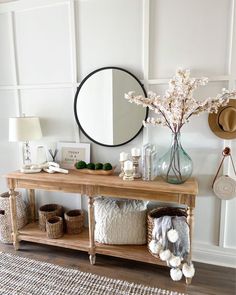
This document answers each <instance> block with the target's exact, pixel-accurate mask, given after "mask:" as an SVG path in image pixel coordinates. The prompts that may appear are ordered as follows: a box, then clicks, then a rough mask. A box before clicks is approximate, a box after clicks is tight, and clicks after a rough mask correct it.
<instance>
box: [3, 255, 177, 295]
mask: <svg viewBox="0 0 236 295" xmlns="http://www.w3.org/2000/svg"><path fill="white" fill-rule="evenodd" d="M0 294H1V295H157V294H158V295H162V294H165V295H180V293H178V292H173V291H167V290H162V289H159V288H152V287H147V286H143V285H138V284H134V283H129V282H126V281H121V280H114V279H110V278H107V277H102V276H98V275H94V274H91V273H86V272H81V271H79V270H76V269H72V268H65V267H62V266H58V265H54V264H50V263H47V262H41V261H36V260H32V259H29V258H24V257H19V256H17V255H14V254H9V253H0Z"/></svg>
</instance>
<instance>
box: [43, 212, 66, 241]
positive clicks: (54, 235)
mask: <svg viewBox="0 0 236 295" xmlns="http://www.w3.org/2000/svg"><path fill="white" fill-rule="evenodd" d="M46 231H47V237H48V238H49V239H58V238H60V237H62V236H63V219H62V217H60V216H53V217H51V218H49V219H47V221H46Z"/></svg>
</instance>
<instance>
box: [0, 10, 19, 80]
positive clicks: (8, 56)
mask: <svg viewBox="0 0 236 295" xmlns="http://www.w3.org/2000/svg"><path fill="white" fill-rule="evenodd" d="M0 40H1V41H0V42H1V46H0V65H1V70H0V85H12V84H14V83H15V75H14V59H13V47H12V31H11V14H10V13H1V14H0Z"/></svg>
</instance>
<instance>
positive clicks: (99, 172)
mask: <svg viewBox="0 0 236 295" xmlns="http://www.w3.org/2000/svg"><path fill="white" fill-rule="evenodd" d="M114 170H115V168H112V170H102V169H101V170H92V169H86V168H84V169H77V171H79V172H81V173H85V174H92V175H112V174H114Z"/></svg>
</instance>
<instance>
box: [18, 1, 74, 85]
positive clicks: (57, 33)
mask: <svg viewBox="0 0 236 295" xmlns="http://www.w3.org/2000/svg"><path fill="white" fill-rule="evenodd" d="M68 18H69V6H68V4H59V5H53V6H47V7H40V8H33V9H26V10H21V11H17V12H16V13H15V32H16V52H17V58H18V69H19V82H20V84H50V83H66V82H71V79H72V77H71V75H72V70H71V49H70V46H71V43H70V35H69V29H70V28H69V20H68Z"/></svg>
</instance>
